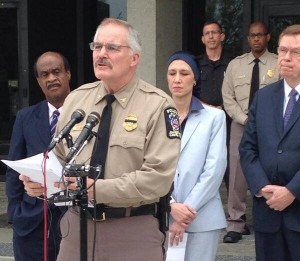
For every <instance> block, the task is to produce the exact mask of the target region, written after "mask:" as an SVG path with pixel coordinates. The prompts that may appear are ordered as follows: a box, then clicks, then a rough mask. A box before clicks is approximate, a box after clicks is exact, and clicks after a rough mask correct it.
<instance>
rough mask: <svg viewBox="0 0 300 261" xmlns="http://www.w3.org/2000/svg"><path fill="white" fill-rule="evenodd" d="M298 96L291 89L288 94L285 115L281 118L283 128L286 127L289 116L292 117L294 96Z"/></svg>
mask: <svg viewBox="0 0 300 261" xmlns="http://www.w3.org/2000/svg"><path fill="white" fill-rule="evenodd" d="M297 94H298V92H297V91H296V90H295V89H294V88H293V89H292V90H291V92H290V94H289V97H290V98H289V101H288V104H287V106H286V109H285V113H284V116H283V123H284V127H286V125H287V123H288V121H289V119H290V117H291V115H292V112H293V109H294V106H295V104H296V95H297Z"/></svg>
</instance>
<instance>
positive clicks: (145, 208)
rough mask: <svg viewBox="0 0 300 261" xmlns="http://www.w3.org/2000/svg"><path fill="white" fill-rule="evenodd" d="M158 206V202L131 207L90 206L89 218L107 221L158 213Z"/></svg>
mask: <svg viewBox="0 0 300 261" xmlns="http://www.w3.org/2000/svg"><path fill="white" fill-rule="evenodd" d="M157 210H158V206H157V203H152V204H148V205H142V206H140V207H136V208H134V207H129V208H112V207H108V206H104V207H102V208H97V205H96V206H95V209H94V208H88V212H89V213H88V218H89V219H93V220H95V221H105V220H106V219H110V218H123V217H133V216H143V215H153V216H156V215H157Z"/></svg>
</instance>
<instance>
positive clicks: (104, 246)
mask: <svg viewBox="0 0 300 261" xmlns="http://www.w3.org/2000/svg"><path fill="white" fill-rule="evenodd" d="M90 48H91V49H92V51H93V66H94V73H95V76H96V77H97V78H98V79H99V80H100V79H101V81H97V82H94V83H88V84H85V85H83V86H81V87H79V88H78V89H76V90H74V91H73V92H72V93H71V94H70V96H69V97H68V99H67V100H66V102H65V104H64V111H63V113H62V114H61V116H60V119H59V122H58V130H60V129H62V127H63V126H65V125H66V123H67V122H68V121H69V119H70V118H71V114H72V112H73V111H74V109H75V108H80V109H82V110H84V111H85V113H86V115H96V113H99V114H100V115H101V119H109V118H110V121H111V122H110V123H108V121H103V122H102V120H101V121H100V127H98V126H97V127H95V128H94V129H93V130H94V131H95V132H97V130H98V129H99V131H98V132H99V133H98V134H97V137H96V138H93V139H92V140H91V141H90V142H88V143H87V145H86V146H85V147H84V148H83V150H82V151H81V153H80V154H79V155H78V156H77V157H76V163H83V164H89V163H91V165H92V167H95V166H97V165H98V164H97V163H101V164H100V165H101V167H102V171H101V172H100V178H99V179H97V180H96V181H95V185H94V186H93V183H94V179H92V177H91V176H89V178H88V179H87V187H89V189H88V197H89V199H90V200H94V202H96V205H95V208H96V209H97V211H95V212H96V213H92V215H89V217H90V218H89V219H88V231H87V232H88V233H87V234H88V260H92V259H93V257H94V259H93V260H97V261H106V260H110V261H119V260H131V261H141V260H143V261H152V260H164V258H165V256H166V247H167V238H166V236H167V235H166V233H165V232H166V230H167V226H166V224H163V223H162V222H161V221H164V222H165V221H166V220H167V218H168V216H167V215H166V213H164V212H166V211H167V207H168V206H167V205H166V206H165V207H166V208H165V209H164V210H163V209H162V208H161V206H162V205H163V204H161V203H160V204H158V202H160V198H164V196H165V195H166V194H168V192H169V191H170V187H171V184H172V181H173V178H174V175H175V169H176V165H177V160H178V156H179V150H180V132H179V125H178V122H179V119H178V115H177V111H176V109H175V108H174V105H173V101H172V99H171V97H169V96H168V95H167V94H166V93H164V92H163V91H161V90H160V89H158V88H155V87H154V86H152V85H150V84H148V83H146V82H144V81H143V80H141V79H140V78H138V77H137V75H136V69H137V65H138V62H139V59H140V55H141V45H140V41H139V38H138V33H137V31H136V30H135V29H134V28H133V27H132V26H131V25H130V24H128V23H127V22H125V21H122V20H118V19H113V18H107V19H104V20H103V21H102V22H101V24H100V25H99V27H98V28H97V31H96V34H95V36H94V41H93V43H91V44H90ZM92 112H93V113H92ZM109 114H110V116H111V117H108V115H109ZM103 124H104V125H103ZM105 125H106V126H107V125H108V129H109V130H107V128H106V129H105V128H104V127H103V126H105ZM102 127H103V128H102ZM82 129H84V123H80V124H78V125H75V127H74V128H73V129H72V130H71V132H70V134H71V136H72V137H73V139H75V138H76V137H78V135H79V133H81V131H82ZM100 130H103V132H102V131H100ZM104 130H105V131H104ZM106 131H108V135H107V136H105V137H102V136H101V135H104V133H106ZM105 141H106V142H107V143H108V144H107V145H106V147H105V146H102V147H101V146H98V144H104V142H105ZM94 144H95V148H94ZM105 150H106V151H107V153H105V152H104V151H105ZM98 151H99V152H98ZM54 152H55V153H56V155H57V156H58V158H59V159H60V160H61V161H62V162H63V163H64V161H65V158H66V156H67V155H69V149H68V148H67V145H66V144H62V143H59V144H58V145H57V146H56V147H55V149H54ZM103 158H106V159H105V160H103ZM101 160H103V162H102V161H101ZM93 162H94V163H93ZM93 169H94V168H92V170H93ZM90 174H92V173H90ZM95 174H97V173H95ZM98 176H99V173H98ZM94 178H97V176H96V177H95V176H94ZM72 181H73V183H72V184H70V186H69V188H70V189H75V190H76V183H74V180H72V179H70V180H69V182H72ZM26 185H27V187H28V189H29V191H30V193H31V194H32V193H34V194H35V193H36V194H38V190H39V189H37V188H32V189H31V188H30V183H26ZM168 199H169V198H165V201H167V200H168ZM98 210H99V211H98ZM92 212H93V211H92ZM162 213H163V214H164V220H162V219H160V217H161V214H162ZM79 223H80V215H79V213H78V209H77V208H76V207H74V208H70V209H69V210H68V211H67V212H66V214H65V215H64V217H63V218H62V221H61V231H62V235H63V237H62V243H61V249H60V253H59V255H58V259H57V260H58V261H71V260H72V261H74V260H75V261H76V260H79V258H80V251H81V250H82V249H80V240H79V239H80V224H79Z"/></svg>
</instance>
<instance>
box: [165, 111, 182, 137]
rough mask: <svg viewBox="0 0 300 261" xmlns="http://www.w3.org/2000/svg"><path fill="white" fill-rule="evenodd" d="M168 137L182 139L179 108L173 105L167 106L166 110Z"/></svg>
mask: <svg viewBox="0 0 300 261" xmlns="http://www.w3.org/2000/svg"><path fill="white" fill-rule="evenodd" d="M164 114H165V122H166V131H167V137H168V138H169V139H180V138H181V133H180V123H179V117H178V113H177V110H176V109H175V108H173V107H169V108H166V109H165V111H164Z"/></svg>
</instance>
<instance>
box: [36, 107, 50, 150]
mask: <svg viewBox="0 0 300 261" xmlns="http://www.w3.org/2000/svg"><path fill="white" fill-rule="evenodd" d="M33 125H34V126H35V129H36V133H37V135H38V138H39V140H40V141H41V142H42V143H43V145H44V146H45V147H47V146H48V145H49V143H50V141H51V137H50V124H49V112H48V104H47V101H44V102H42V103H41V104H40V106H39V108H38V109H37V113H36V117H35V121H34V122H33Z"/></svg>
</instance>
